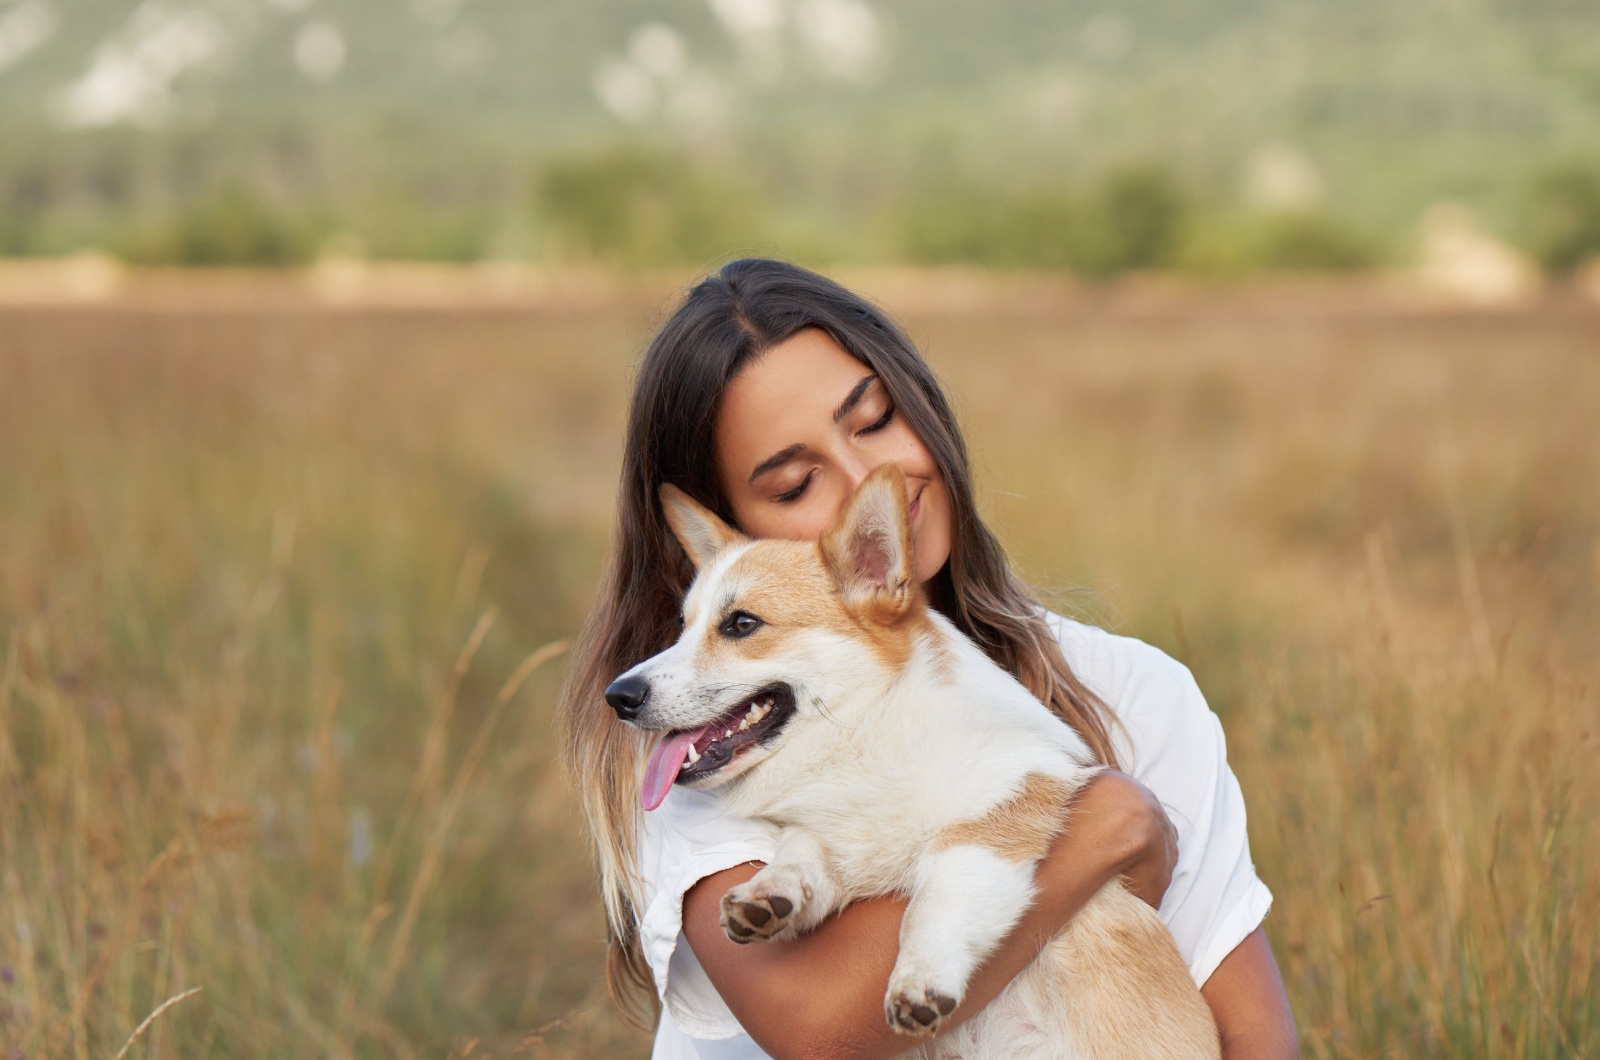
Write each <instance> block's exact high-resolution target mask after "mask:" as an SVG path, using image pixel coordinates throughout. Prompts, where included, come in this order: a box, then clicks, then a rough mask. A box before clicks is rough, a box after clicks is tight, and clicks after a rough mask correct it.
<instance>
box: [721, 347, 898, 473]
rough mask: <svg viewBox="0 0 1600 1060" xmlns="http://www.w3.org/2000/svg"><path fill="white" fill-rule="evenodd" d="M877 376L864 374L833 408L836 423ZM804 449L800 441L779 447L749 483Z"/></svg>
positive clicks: (762, 463) (852, 406)
mask: <svg viewBox="0 0 1600 1060" xmlns="http://www.w3.org/2000/svg"><path fill="white" fill-rule="evenodd" d="M877 378H878V377H877V376H876V375H870V374H869V375H864V376H862V377H861V380H860V381H859V382H858V383H856V385H855V386H853V387H851V388H850V393H848V394H846V395H845V396H844V400H843V401H841V402H839V407H838V408H836V409H834V410H833V422H834V423H838V422H839V421H840V420H842V419H844V418H845V417H846V416H848V415H849V414H850V410H851V409H853V408H855V407H856V406H857V405H859V404H860V403H861V399H862V398H863V397H865V396H866V393H867V389H868V388H869V387H871V386H872V384H873V382H874V381H875V380H876V379H877ZM804 449H805V446H804V445H801V444H800V443H799V442H796V443H795V444H794V445H790V446H785V447H784V448H782V449H779V450H778V451H777V452H776V453H773V454H772V455H771V456H769V457H767V458H766V459H765V460H763V461H761V463H759V464H757V465H756V469H755V470H754V471H752V472H750V478H749V480H748V484H749V485H752V486H753V485H755V482H756V479H758V478H760V477H761V476H762V475H765V474H766V473H767V472H768V471H771V470H773V469H774V468H779V467H782V466H783V465H784V464H787V463H788V462H789V461H790V460H793V459H794V458H795V457H796V456H798V455H800V453H801V452H802V451H803V450H804Z"/></svg>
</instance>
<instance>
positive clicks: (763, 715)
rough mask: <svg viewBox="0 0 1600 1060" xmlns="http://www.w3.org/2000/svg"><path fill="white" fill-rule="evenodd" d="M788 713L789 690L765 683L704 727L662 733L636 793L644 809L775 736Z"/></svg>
mask: <svg viewBox="0 0 1600 1060" xmlns="http://www.w3.org/2000/svg"><path fill="white" fill-rule="evenodd" d="M793 713H794V691H793V690H792V689H790V688H789V686H788V685H781V684H780V685H771V686H769V687H767V688H763V689H762V690H761V691H759V692H757V693H756V694H755V695H753V696H751V697H749V698H748V699H745V700H743V701H741V702H740V703H739V705H738V706H736V707H734V708H733V709H732V710H730V711H728V712H727V713H725V714H723V715H721V716H720V717H718V718H717V719H716V720H715V721H713V722H711V723H710V724H709V725H702V726H700V727H699V728H697V729H685V730H683V731H681V732H669V733H667V734H666V735H665V736H663V737H662V738H661V742H660V743H659V744H657V745H656V749H655V751H654V752H653V753H652V754H651V755H650V763H649V765H647V766H646V767H645V771H644V786H643V788H642V789H641V791H640V801H641V802H642V803H643V804H644V808H645V809H647V810H653V809H655V808H656V807H657V806H660V805H661V802H662V800H663V799H665V798H666V797H667V792H668V791H669V790H671V788H672V785H673V784H674V783H677V782H678V781H684V782H690V781H695V780H699V779H701V778H703V777H708V776H710V775H711V774H713V773H715V772H716V771H717V770H719V769H721V768H722V767H723V766H725V765H727V764H728V763H729V762H732V761H733V760H734V758H735V757H737V756H738V754H739V753H740V752H741V751H744V750H746V749H748V748H750V747H754V746H755V745H757V744H759V743H761V742H762V741H764V740H768V739H770V738H772V737H773V736H775V735H777V733H778V730H780V729H782V728H783V725H784V723H785V722H787V721H788V720H789V717H790V715H792V714H793Z"/></svg>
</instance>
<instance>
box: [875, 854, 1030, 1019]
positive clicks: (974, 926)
mask: <svg viewBox="0 0 1600 1060" xmlns="http://www.w3.org/2000/svg"><path fill="white" fill-rule="evenodd" d="M1032 900H1033V862H1031V861H1008V860H1007V859H1005V858H1003V857H1001V856H1000V855H999V854H997V853H995V852H994V851H993V850H990V849H988V848H986V847H981V846H973V845H969V844H961V845H959V846H952V847H947V848H945V849H944V850H940V851H937V852H935V853H932V854H929V855H928V856H927V857H925V858H924V859H923V860H922V861H921V862H920V863H919V864H918V866H917V876H916V882H915V886H914V889H913V891H912V894H911V905H910V906H909V907H908V908H907V909H906V915H905V919H904V920H903V921H902V922H901V924H900V957H899V959H898V960H896V961H895V965H894V971H893V973H891V974H890V976H889V992H888V994H887V996H886V997H885V998H884V1003H883V1007H884V1014H885V1015H886V1016H887V1017H888V1020H889V1025H890V1026H891V1027H893V1028H894V1029H895V1030H897V1031H899V1032H900V1033H902V1034H914V1035H919V1036H926V1035H931V1034H937V1033H938V1032H939V1029H940V1028H941V1027H942V1026H943V1025H944V1021H945V1017H947V1016H949V1015H950V1013H951V1012H952V1011H954V1009H955V1007H956V1006H957V1005H959V1004H960V1003H961V999H962V997H964V996H965V995H966V990H967V981H968V980H969V979H971V978H972V973H973V972H974V971H975V970H977V967H978V965H979V964H980V963H982V961H983V959H984V958H985V957H987V956H988V955H989V953H990V952H991V951H992V950H993V949H994V947H995V945H996V944H997V943H998V942H999V941H1000V939H1001V938H1002V937H1003V936H1004V935H1005V933H1006V932H1007V931H1009V930H1010V929H1011V927H1012V925H1013V924H1015V923H1016V922H1017V920H1018V918H1020V917H1021V916H1022V914H1023V912H1024V911H1025V910H1026V909H1027V908H1028V903H1029V902H1031V901H1032Z"/></svg>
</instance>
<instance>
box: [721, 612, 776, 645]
mask: <svg viewBox="0 0 1600 1060" xmlns="http://www.w3.org/2000/svg"><path fill="white" fill-rule="evenodd" d="M764 625H766V623H765V622H762V621H761V620H760V619H759V618H757V617H756V616H755V615H752V614H751V613H750V612H748V611H735V612H734V613H733V614H731V615H729V616H728V617H727V618H725V619H723V621H722V635H723V636H724V637H734V638H736V639H737V638H739V637H748V636H749V635H750V634H752V633H754V632H755V631H756V630H758V629H760V628H761V627H762V626H764Z"/></svg>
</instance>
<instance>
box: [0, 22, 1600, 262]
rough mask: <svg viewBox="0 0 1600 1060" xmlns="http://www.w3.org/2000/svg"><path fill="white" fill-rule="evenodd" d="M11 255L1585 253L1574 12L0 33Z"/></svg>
mask: <svg viewBox="0 0 1600 1060" xmlns="http://www.w3.org/2000/svg"><path fill="white" fill-rule="evenodd" d="M0 127H3V128H4V130H5V133H4V135H3V136H0V255H9V256H27V255H50V254H61V253H70V252H73V251H76V250H80V249H84V248H88V247H100V248H106V249H109V250H110V251H111V252H113V253H115V254H117V255H118V256H120V257H123V258H125V259H127V260H129V261H133V262H141V263H151V264H156V263H162V264H167V263H170V264H197V265H212V264H260V265H286V264H296V263H301V262H305V261H308V260H311V259H312V258H314V257H316V256H317V255H318V254H319V253H322V252H324V251H326V250H327V249H328V248H329V247H330V246H331V247H334V248H337V249H340V250H341V251H342V252H345V253H356V254H362V255H366V256H371V257H376V258H421V259H435V260H443V261H471V260H480V259H497V260H506V259H509V260H532V261H545V262H552V263H562V262H571V261H600V262H604V263H607V264H612V265H621V266H630V267H644V266H658V265H664V264H672V265H692V266H704V265H708V264H711V263H714V262H715V261H716V260H718V259H720V258H721V257H723V256H725V254H726V253H727V252H728V250H729V249H730V248H734V249H737V250H754V251H760V252H766V253H776V254H782V255H786V256H790V257H796V258H800V259H802V260H807V261H810V262H812V263H814V264H818V265H837V264H853V263H864V262H872V263H878V262H908V263H964V264H978V265H987V266H996V267H1004V268H1069V269H1073V270H1076V271H1079V272H1082V273H1084V274H1087V275H1092V276H1105V275H1111V274H1115V273H1118V272H1121V271H1124V270H1128V269H1141V268H1150V267H1163V268H1182V269H1193V270H1196V271H1199V272H1203V273H1221V274H1230V273H1239V272H1250V271H1253V270H1259V269H1279V268H1284V269H1348V268H1360V267H1367V266H1372V265H1379V264H1384V263H1388V262H1393V261H1396V260H1399V259H1403V258H1405V257H1406V256H1407V255H1408V254H1410V253H1411V252H1412V251H1413V249H1414V244H1415V240H1416V233H1417V225H1418V220H1419V218H1420V217H1421V216H1422V215H1423V213H1424V212H1425V211H1426V210H1427V209H1428V208H1429V207H1430V206H1432V205H1434V204H1436V203H1438V202H1442V201H1451V202H1457V203H1461V204H1463V205H1464V206H1466V207H1468V208H1469V209H1471V210H1472V211H1473V212H1474V214H1475V215H1477V216H1479V217H1481V218H1482V219H1483V221H1484V224H1485V225H1486V227H1487V228H1488V229H1489V230H1490V231H1492V232H1493V233H1494V234H1495V235H1497V236H1498V237H1500V238H1501V239H1503V240H1506V241H1509V242H1510V243H1512V244H1514V245H1517V246H1519V247H1521V248H1522V249H1523V250H1524V251H1525V252H1527V253H1529V254H1531V255H1533V256H1535V257H1536V258H1537V259H1538V260H1539V261H1540V262H1541V263H1543V264H1544V265H1545V266H1546V267H1547V268H1548V269H1549V270H1550V271H1552V272H1553V273H1555V274H1561V273H1564V272H1567V271H1570V270H1572V269H1574V268H1576V267H1577V266H1578V265H1579V264H1581V263H1582V262H1583V261H1585V260H1587V259H1588V258H1590V257H1592V256H1594V255H1596V254H1600V148H1597V147H1596V146H1595V145H1597V144H1600V13H1597V11H1596V9H1595V8H1594V6H1593V5H1592V4H1589V3H1584V2H1579V0H1536V2H1520V3H1516V4H1512V3H1508V2H1505V0H1416V2H1413V3H1408V4H1404V5H1395V4H1390V3H1386V2H1384V0H1353V2H1349V3H1342V4H1332V3H1326V2H1308V0H1196V2H1190V3H1175V2H1172V0H1099V2H1096V3H1080V2H1072V3H1045V2H1042V0H1003V2H995V3H989V4H985V5H982V6H981V7H975V6H974V5H970V4H963V3H958V2H956V0H918V2H917V3H914V4H913V3H912V2H911V0H705V2H701V0H671V2H665V3H651V4H645V3H642V2H637V0H599V2H579V0H550V2H542V3H539V4H526V3H517V2H515V0H407V2H405V3H400V4H397V3H393V2H378V0H145V2H143V3H133V2H129V0H115V2H114V0H92V2H84V3H80V4H77V5H74V6H73V7H72V8H71V9H68V8H67V7H66V6H65V5H64V4H61V3H59V2H58V0H0Z"/></svg>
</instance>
